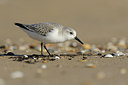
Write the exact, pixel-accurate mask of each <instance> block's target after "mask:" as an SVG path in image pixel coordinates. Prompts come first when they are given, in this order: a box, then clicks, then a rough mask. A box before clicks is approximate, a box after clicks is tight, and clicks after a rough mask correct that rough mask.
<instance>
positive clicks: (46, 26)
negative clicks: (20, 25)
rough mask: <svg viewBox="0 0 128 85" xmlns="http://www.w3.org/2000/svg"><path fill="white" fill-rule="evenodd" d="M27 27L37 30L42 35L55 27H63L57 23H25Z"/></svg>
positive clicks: (33, 30)
mask: <svg viewBox="0 0 128 85" xmlns="http://www.w3.org/2000/svg"><path fill="white" fill-rule="evenodd" d="M25 27H26V28H27V29H28V30H30V31H32V32H36V33H38V34H40V35H43V36H46V34H47V33H48V32H51V31H52V30H53V29H54V28H57V27H62V25H60V24H57V23H39V24H31V25H25Z"/></svg>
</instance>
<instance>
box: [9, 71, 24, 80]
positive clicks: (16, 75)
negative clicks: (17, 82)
mask: <svg viewBox="0 0 128 85" xmlns="http://www.w3.org/2000/svg"><path fill="white" fill-rule="evenodd" d="M10 76H11V78H13V79H16V78H23V77H24V74H23V72H21V71H15V72H12V73H11V75H10Z"/></svg>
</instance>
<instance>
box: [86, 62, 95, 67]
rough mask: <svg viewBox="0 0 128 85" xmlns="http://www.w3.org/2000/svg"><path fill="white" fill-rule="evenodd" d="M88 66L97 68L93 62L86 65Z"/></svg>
mask: <svg viewBox="0 0 128 85" xmlns="http://www.w3.org/2000/svg"><path fill="white" fill-rule="evenodd" d="M86 67H88V68H96V65H95V64H92V63H89V64H87V65H86Z"/></svg>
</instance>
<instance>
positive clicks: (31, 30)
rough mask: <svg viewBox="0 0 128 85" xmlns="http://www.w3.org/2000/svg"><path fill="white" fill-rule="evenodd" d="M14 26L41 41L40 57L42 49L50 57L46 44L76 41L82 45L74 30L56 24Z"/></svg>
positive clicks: (18, 24)
mask: <svg viewBox="0 0 128 85" xmlns="http://www.w3.org/2000/svg"><path fill="white" fill-rule="evenodd" d="M15 25H17V26H19V27H20V28H22V30H23V31H25V32H26V33H27V34H28V35H29V37H31V38H33V39H35V40H38V41H41V55H43V47H44V48H45V49H46V51H47V53H48V54H49V56H51V54H50V52H49V51H48V49H47V48H46V45H45V44H47V43H57V42H64V41H67V40H71V39H76V40H77V41H79V42H80V43H81V44H84V43H83V42H82V41H81V40H80V39H79V38H77V36H76V31H75V30H74V29H72V28H69V27H65V26H62V25H60V24H57V23H39V24H29V25H27V24H20V23H15ZM42 46H43V47H42Z"/></svg>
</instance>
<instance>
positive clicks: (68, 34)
mask: <svg viewBox="0 0 128 85" xmlns="http://www.w3.org/2000/svg"><path fill="white" fill-rule="evenodd" d="M63 34H64V38H65V39H66V40H72V39H76V40H77V41H79V42H80V43H81V44H84V43H83V42H82V41H81V40H80V39H79V38H78V37H77V35H76V31H75V30H74V29H72V28H69V27H64V31H63Z"/></svg>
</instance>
